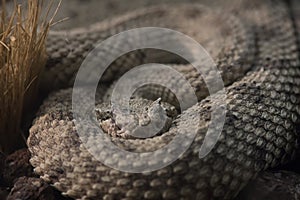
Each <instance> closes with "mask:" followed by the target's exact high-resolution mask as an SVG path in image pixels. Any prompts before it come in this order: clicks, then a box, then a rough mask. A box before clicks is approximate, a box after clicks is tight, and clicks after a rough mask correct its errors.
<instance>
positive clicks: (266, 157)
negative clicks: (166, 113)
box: [28, 0, 300, 200]
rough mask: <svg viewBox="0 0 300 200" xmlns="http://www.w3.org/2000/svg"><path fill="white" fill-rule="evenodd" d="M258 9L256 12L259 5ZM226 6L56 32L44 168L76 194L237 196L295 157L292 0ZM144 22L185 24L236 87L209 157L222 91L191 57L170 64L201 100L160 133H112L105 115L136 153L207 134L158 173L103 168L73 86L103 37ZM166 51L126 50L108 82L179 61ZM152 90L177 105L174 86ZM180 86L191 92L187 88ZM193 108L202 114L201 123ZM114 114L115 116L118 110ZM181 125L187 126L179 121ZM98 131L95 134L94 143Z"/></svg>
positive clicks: (43, 125)
mask: <svg viewBox="0 0 300 200" xmlns="http://www.w3.org/2000/svg"><path fill="white" fill-rule="evenodd" d="M253 5H254V7H255V9H251V8H253ZM216 10H217V9H216ZM216 10H213V12H212V11H208V10H206V9H203V7H202V6H199V5H193V4H188V5H175V6H154V7H151V8H147V9H141V10H138V11H135V12H131V13H128V14H125V15H122V16H120V17H116V18H113V19H111V20H106V21H104V22H101V23H98V24H94V25H92V26H91V27H90V28H86V29H74V30H70V31H68V32H67V33H65V32H52V33H50V35H49V39H48V43H47V50H48V53H49V59H48V63H47V66H46V69H45V76H44V77H43V78H42V80H41V85H42V88H44V90H46V91H53V92H52V93H51V94H50V95H49V97H48V98H47V99H46V100H45V101H44V103H43V105H42V106H41V107H40V110H39V112H38V113H37V117H36V119H35V120H34V122H33V126H32V127H31V129H30V136H29V138H28V146H29V150H30V152H31V154H32V158H31V160H30V162H31V164H32V165H33V166H34V168H35V172H36V173H37V174H39V175H40V176H41V178H43V179H44V180H46V181H47V182H49V183H51V184H53V186H54V187H56V188H57V189H58V190H60V191H61V192H62V193H63V194H64V195H67V196H70V197H73V198H75V199H106V200H108V199H231V198H233V197H234V196H236V195H237V194H238V192H239V191H240V190H241V189H242V188H243V187H244V186H245V185H246V184H247V182H248V181H249V180H251V179H253V178H255V177H256V176H257V175H258V174H259V172H261V171H262V170H265V169H267V168H269V167H275V166H278V165H280V164H284V163H286V162H287V161H289V160H291V159H292V158H293V157H294V156H295V153H296V151H297V147H298V137H299V127H298V125H299V120H300V116H299V115H300V105H299V101H300V63H299V57H300V56H299V46H298V45H299V41H298V39H299V38H298V31H299V30H300V29H298V28H297V21H296V19H295V17H294V15H293V13H292V12H291V10H290V7H289V6H288V3H287V2H285V1H280V0H270V1H267V0H266V1H258V0H257V1H246V0H245V1H239V4H238V5H237V6H232V8H231V10H230V11H229V12H228V13H226V12H223V11H222V7H220V8H219V11H221V12H218V11H216ZM144 26H154V27H166V28H171V29H174V30H178V31H180V32H182V33H185V34H187V35H189V36H191V37H192V38H194V39H195V40H197V41H198V42H199V43H200V44H201V45H203V46H204V47H205V49H206V50H207V51H208V52H209V54H210V55H211V56H212V58H213V59H214V61H215V63H216V65H217V67H218V70H219V71H220V73H221V76H222V78H223V81H224V84H225V86H226V89H225V91H226V104H227V109H226V119H225V124H224V127H223V129H222V133H221V135H220V137H219V138H218V142H217V144H216V145H215V146H214V148H213V149H212V151H211V152H210V153H209V154H208V155H207V156H206V157H204V158H202V159H200V158H199V156H198V151H199V146H200V145H201V144H202V142H203V138H204V136H205V134H206V131H207V128H208V123H209V120H210V112H211V109H212V107H213V105H214V101H213V100H212V99H213V98H212V97H218V93H216V94H213V95H212V96H211V97H210V96H208V91H207V89H206V87H205V82H204V81H203V79H202V78H201V75H200V74H198V73H197V71H195V69H193V67H192V66H191V65H189V64H186V63H184V62H182V60H180V63H176V61H173V58H172V59H171V60H172V61H170V62H171V65H170V66H172V67H174V69H176V70H177V71H179V72H180V73H182V74H183V76H184V77H185V78H186V79H187V80H188V82H189V83H190V84H191V85H192V86H193V87H194V88H195V93H196V95H197V98H198V100H199V102H198V103H196V104H195V105H192V106H191V107H189V108H187V109H186V110H184V111H183V112H181V113H178V114H177V115H176V116H175V119H174V120H173V119H172V120H171V124H170V127H168V128H167V130H164V131H163V132H162V133H160V134H157V135H156V136H154V137H151V138H147V139H139V138H130V137H129V138H127V137H123V136H122V135H112V133H115V132H114V131H116V129H115V128H116V127H115V126H112V124H109V123H108V127H105V125H107V123H106V124H105V123H104V122H103V120H102V122H103V123H102V125H103V126H102V128H103V129H106V131H107V132H109V131H110V135H112V136H111V140H112V141H114V142H115V143H116V145H119V146H122V147H123V148H125V149H127V150H132V151H135V152H139V151H146V152H148V151H153V150H155V149H157V148H161V147H163V146H164V145H165V144H166V143H168V142H170V140H172V137H173V136H174V134H187V133H188V132H189V131H190V130H196V131H197V134H196V136H195V138H194V141H193V143H192V144H191V146H190V147H189V148H188V150H187V151H186V152H185V153H184V154H183V155H182V156H180V157H179V158H178V159H177V160H176V161H175V162H173V163H172V164H170V165H168V166H166V167H164V168H162V169H159V170H156V171H153V172H147V173H126V172H121V171H118V170H115V169H112V168H110V167H107V166H105V165H103V164H102V163H101V162H100V161H98V160H96V159H95V158H94V157H93V156H91V155H90V153H89V152H88V151H87V150H86V149H85V147H84V145H82V141H81V140H80V139H79V137H78V135H77V134H76V128H75V125H74V119H73V115H72V106H71V101H72V99H71V97H72V88H68V87H71V86H72V84H73V82H74V79H75V74H76V71H77V70H78V68H79V67H80V64H81V62H82V60H83V59H84V58H85V57H86V55H87V54H88V53H89V51H90V50H91V49H93V47H94V46H95V44H96V43H97V42H98V41H102V40H104V39H106V38H108V37H109V36H111V35H113V34H116V33H119V32H120V31H123V30H127V29H131V28H137V27H144ZM157 39H158V41H159V40H163V39H164V38H163V37H158V38H157ZM114 45H115V46H113V47H112V48H111V49H108V50H107V51H108V54H109V51H115V50H116V49H117V48H118V45H122V42H118V41H116V43H115V44H114ZM165 56H166V55H165V54H164V53H158V54H155V53H153V51H151V50H149V51H147V50H145V51H135V52H132V53H129V54H126V55H124V56H122V57H120V58H119V59H117V60H116V61H115V62H114V63H112V65H111V67H110V68H109V69H108V70H107V71H106V73H105V74H104V77H103V79H104V82H105V83H107V85H108V87H109V85H110V84H112V83H113V82H114V80H115V79H116V78H117V77H120V76H122V74H124V73H125V72H126V71H128V70H129V69H130V68H131V67H133V66H135V65H138V64H142V63H147V62H151V61H153V60H155V59H157V58H160V59H162V60H163V61H162V62H168V59H169V58H170V57H172V56H171V55H169V56H168V54H167V56H166V57H167V58H165ZM104 59H105V58H104ZM174 60H177V59H175V58H174ZM92 73H93V72H91V74H92ZM150 78H151V79H154V80H155V79H166V80H169V81H170V82H172V81H174V80H172V77H168V75H167V74H153V76H151V77H150ZM87 82H88V81H87ZM87 84H88V83H87ZM145 89H146V93H147V95H148V96H154V97H153V99H152V100H155V99H156V98H157V97H161V99H162V101H167V102H168V103H169V104H168V105H167V106H169V107H172V104H173V103H174V102H173V101H174V99H175V98H174V94H172V93H171V92H170V91H168V90H165V89H161V88H160V87H159V86H157V85H149V86H146V88H144V90H143V88H142V89H141V91H140V94H142V95H141V96H147V95H143V93H145ZM109 91H110V89H108V90H107V89H106V88H101V89H99V91H98V92H97V94H96V96H97V102H96V107H98V108H100V109H103V105H104V104H103V101H105V100H104V98H103V97H104V96H107V95H106V93H108V92H109ZM178 92H179V94H181V95H184V93H185V91H180V87H179V88H178ZM149 94H150V95H149ZM82 95H83V96H84V95H85V93H84V88H83V90H82ZM138 95H139V94H138ZM108 96H109V95H108ZM137 98H138V99H137V100H134V99H133V100H132V102H131V105H132V106H133V107H134V108H132V109H133V110H134V109H139V108H137V107H138V106H139V105H145V104H147V106H150V107H151V105H153V104H155V102H156V101H154V102H152V100H139V98H141V97H137ZM139 102H142V103H140V104H139ZM156 103H157V102H156ZM170 104H171V105H170ZM135 105H136V106H135ZM173 106H176V105H174V104H173ZM191 113H196V115H197V116H200V122H199V123H198V124H199V125H198V126H196V127H195V123H194V122H193V119H194V118H195V116H193V115H192V114H191ZM105 119H110V120H112V116H111V115H108V116H106V118H105ZM110 122H111V121H110ZM179 123H181V124H183V125H184V126H181V127H179V126H178V124H179ZM114 125H116V124H114ZM115 134H116V133H115ZM90 137H91V138H87V140H89V139H91V140H93V138H92V136H90ZM178 145H180V144H178ZM99 153H101V152H99ZM167 157H168V155H166V158H167ZM107 159H110V158H107ZM119 159H120V160H121V161H122V159H126V158H119ZM137 164H138V163H132V165H137Z"/></svg>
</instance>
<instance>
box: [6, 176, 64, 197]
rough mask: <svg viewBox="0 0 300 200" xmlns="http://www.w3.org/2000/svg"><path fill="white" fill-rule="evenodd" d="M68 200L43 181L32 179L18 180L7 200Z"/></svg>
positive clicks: (23, 178) (22, 178)
mask: <svg viewBox="0 0 300 200" xmlns="http://www.w3.org/2000/svg"><path fill="white" fill-rule="evenodd" d="M16 199H22V200H35V199H36V200H70V199H69V198H66V197H63V196H62V195H61V194H60V192H58V191H57V190H55V189H54V188H53V187H51V186H50V185H49V184H47V183H46V182H45V181H43V180H42V179H40V178H34V177H21V178H18V179H17V181H16V183H15V185H14V187H13V188H12V190H11V192H10V193H9V195H8V197H7V200H16Z"/></svg>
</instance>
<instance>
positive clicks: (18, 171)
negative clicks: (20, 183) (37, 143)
mask: <svg viewBox="0 0 300 200" xmlns="http://www.w3.org/2000/svg"><path fill="white" fill-rule="evenodd" d="M29 159H30V152H29V151H28V149H21V150H18V151H16V152H14V153H13V154H11V155H9V156H7V158H6V159H5V162H4V167H3V181H4V183H5V184H6V185H7V186H13V185H14V183H15V181H16V180H17V179H18V178H19V177H21V176H27V177H34V176H35V175H34V173H33V168H32V166H31V164H30V163H29Z"/></svg>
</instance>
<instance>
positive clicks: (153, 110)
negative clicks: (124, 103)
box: [97, 98, 175, 138]
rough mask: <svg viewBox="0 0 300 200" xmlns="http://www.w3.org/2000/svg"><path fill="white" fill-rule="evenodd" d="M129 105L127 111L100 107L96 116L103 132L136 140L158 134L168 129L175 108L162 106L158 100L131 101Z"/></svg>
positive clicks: (104, 106)
mask: <svg viewBox="0 0 300 200" xmlns="http://www.w3.org/2000/svg"><path fill="white" fill-rule="evenodd" d="M129 105H130V108H129V110H128V109H126V108H119V107H111V106H110V107H109V108H108V105H104V104H102V105H101V106H100V107H102V108H101V109H98V110H97V112H98V114H97V116H98V120H99V121H100V126H101V128H102V129H103V130H104V132H106V133H108V134H109V135H111V136H114V137H125V138H137V137H142V136H149V134H148V133H150V132H155V134H158V133H160V132H161V131H163V130H166V129H167V128H169V127H170V125H171V121H172V119H173V118H172V117H173V116H174V113H173V112H174V110H175V107H173V106H171V105H169V104H168V105H167V104H162V102H161V99H160V98H159V99H157V100H156V101H150V100H145V99H131V100H130V102H129ZM170 111H172V113H171V112H170ZM151 136H154V135H153V134H151Z"/></svg>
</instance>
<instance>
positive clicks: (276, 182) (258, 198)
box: [236, 171, 300, 200]
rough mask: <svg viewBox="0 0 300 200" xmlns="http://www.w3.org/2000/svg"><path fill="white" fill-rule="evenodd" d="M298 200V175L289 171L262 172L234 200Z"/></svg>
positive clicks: (299, 184)
mask: <svg viewBox="0 0 300 200" xmlns="http://www.w3.org/2000/svg"><path fill="white" fill-rule="evenodd" d="M265 199H268V200H282V199H289V200H300V174H297V173H294V172H291V171H276V172H270V171H266V172H262V173H261V174H260V175H259V176H258V177H257V178H256V179H255V180H253V181H251V182H250V183H249V184H248V185H247V186H246V187H245V188H244V189H243V190H242V191H241V192H240V193H239V195H238V197H237V198H236V200H265Z"/></svg>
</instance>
